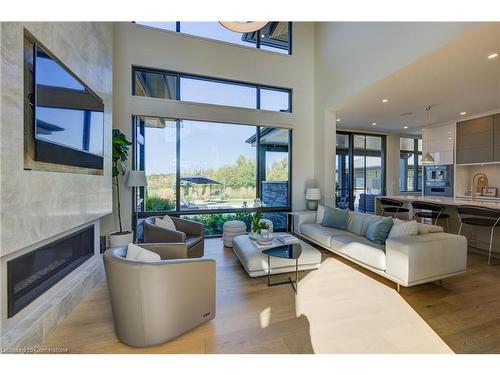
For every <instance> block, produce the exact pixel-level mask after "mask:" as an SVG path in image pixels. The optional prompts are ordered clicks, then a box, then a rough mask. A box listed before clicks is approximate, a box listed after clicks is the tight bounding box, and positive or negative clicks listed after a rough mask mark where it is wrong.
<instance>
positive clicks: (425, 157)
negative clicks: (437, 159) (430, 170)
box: [422, 105, 434, 164]
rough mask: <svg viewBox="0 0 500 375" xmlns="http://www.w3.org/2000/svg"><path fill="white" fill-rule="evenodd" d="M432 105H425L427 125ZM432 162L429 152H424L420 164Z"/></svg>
mask: <svg viewBox="0 0 500 375" xmlns="http://www.w3.org/2000/svg"><path fill="white" fill-rule="evenodd" d="M431 108H432V106H430V105H428V106H426V107H425V110H426V111H427V121H426V122H427V125H429V112H430V110H431ZM432 163H434V158H433V157H432V155H431V154H430V153H429V152H426V154H425V155H424V156H423V158H422V164H432Z"/></svg>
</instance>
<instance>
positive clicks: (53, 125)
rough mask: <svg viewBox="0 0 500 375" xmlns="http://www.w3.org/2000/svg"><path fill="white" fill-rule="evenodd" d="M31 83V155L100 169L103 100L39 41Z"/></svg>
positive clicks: (63, 163)
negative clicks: (32, 113)
mask: <svg viewBox="0 0 500 375" xmlns="http://www.w3.org/2000/svg"><path fill="white" fill-rule="evenodd" d="M33 85H34V90H33V95H32V96H31V100H30V101H31V102H32V106H33V107H34V132H33V137H34V159H35V160H36V161H40V162H45V163H53V164H62V165H69V166H75V167H83V168H92V169H101V170H102V169H103V162H104V157H103V153H104V103H103V101H102V100H101V99H100V98H99V97H98V96H97V95H96V94H95V93H94V92H93V91H92V90H91V89H90V88H89V87H88V86H87V85H85V83H83V82H82V81H81V80H80V79H79V78H78V77H77V76H76V75H74V74H73V73H72V72H71V71H70V70H69V69H68V68H66V67H65V66H64V65H63V64H62V63H61V62H59V61H58V60H57V59H56V58H55V57H54V56H53V55H51V54H50V53H49V52H48V51H46V50H45V49H44V48H43V47H42V46H40V45H39V44H38V43H34V45H33Z"/></svg>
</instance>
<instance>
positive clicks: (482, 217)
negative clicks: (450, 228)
mask: <svg viewBox="0 0 500 375" xmlns="http://www.w3.org/2000/svg"><path fill="white" fill-rule="evenodd" d="M457 212H458V218H459V219H460V228H459V230H458V234H461V233H462V226H463V224H468V225H474V226H479V227H489V228H491V234H490V248H489V252H488V264H491V248H492V246H493V234H494V231H495V228H496V226H497V224H498V222H499V221H500V210H497V209H494V208H487V207H479V206H471V205H462V206H457Z"/></svg>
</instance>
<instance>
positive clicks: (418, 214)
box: [411, 201, 450, 230]
mask: <svg viewBox="0 0 500 375" xmlns="http://www.w3.org/2000/svg"><path fill="white" fill-rule="evenodd" d="M411 207H412V208H413V219H414V220H416V219H417V218H419V219H420V221H422V220H423V219H431V223H432V224H433V225H437V222H438V220H439V219H446V230H449V229H450V225H449V224H450V223H449V218H450V215H448V214H447V213H445V212H444V210H445V207H444V206H441V205H440V204H436V203H429V202H422V201H412V202H411Z"/></svg>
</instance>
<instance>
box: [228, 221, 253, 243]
mask: <svg viewBox="0 0 500 375" xmlns="http://www.w3.org/2000/svg"><path fill="white" fill-rule="evenodd" d="M246 233H247V226H246V225H245V223H244V222H243V221H240V220H230V221H226V222H225V223H224V225H223V227H222V239H223V241H224V246H227V247H233V238H234V237H236V236H240V235H242V234H246Z"/></svg>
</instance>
